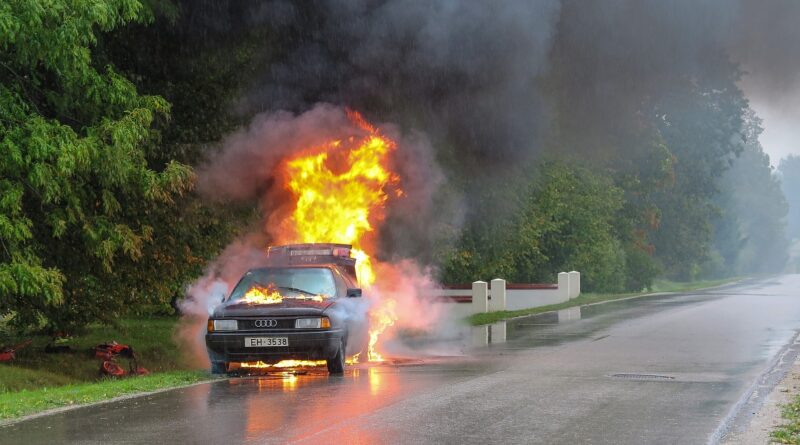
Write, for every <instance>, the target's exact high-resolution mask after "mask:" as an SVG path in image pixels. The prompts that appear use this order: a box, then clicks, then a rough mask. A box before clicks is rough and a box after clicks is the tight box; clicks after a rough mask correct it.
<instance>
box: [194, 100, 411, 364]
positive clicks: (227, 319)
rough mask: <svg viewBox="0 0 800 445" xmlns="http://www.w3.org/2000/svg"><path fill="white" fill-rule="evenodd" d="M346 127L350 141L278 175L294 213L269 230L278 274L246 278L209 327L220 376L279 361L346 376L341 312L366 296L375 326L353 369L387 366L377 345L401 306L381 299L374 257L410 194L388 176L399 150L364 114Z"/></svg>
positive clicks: (293, 159) (302, 158)
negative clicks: (389, 215) (231, 368)
mask: <svg viewBox="0 0 800 445" xmlns="http://www.w3.org/2000/svg"><path fill="white" fill-rule="evenodd" d="M348 118H349V120H350V122H351V124H352V128H351V129H350V130H352V131H353V133H352V134H351V135H349V136H346V137H342V138H340V139H336V140H330V141H328V142H326V143H323V144H320V145H317V146H311V147H306V148H305V149H303V150H300V151H298V152H295V153H294V154H293V155H291V156H289V157H287V158H286V159H284V160H283V161H282V162H281V163H280V165H279V166H278V168H277V170H276V171H275V172H274V179H275V181H276V182H277V184H278V185H279V187H280V188H281V189H282V190H283V192H285V198H286V201H288V202H290V203H292V207H291V212H289V213H288V214H285V215H283V214H281V218H279V219H278V220H276V219H270V220H269V221H268V222H267V225H268V227H266V228H265V231H266V232H267V233H269V234H270V235H271V237H272V238H273V239H274V240H275V241H276V242H277V243H279V244H280V245H278V246H274V247H270V248H268V257H269V259H270V263H271V264H269V265H267V266H266V267H264V268H262V269H253V270H251V271H249V272H247V273H246V274H245V276H244V277H243V278H242V279H241V281H240V282H239V284H237V285H236V287H235V288H234V289H233V291H232V292H231V294H230V296H229V297H228V298H227V299H226V300H225V302H224V303H223V304H222V305H221V306H220V307H218V308H217V309H216V310H215V312H214V314H213V315H212V318H211V319H210V320H209V324H208V334H207V337H206V339H207V346H208V348H207V349H208V352H209V358H210V359H211V362H212V369H213V370H215V371H220V370H221V367H222V366H224V365H225V364H226V363H228V362H242V363H245V366H244V367H251V368H270V367H275V366H274V365H275V364H276V363H275V360H276V359H278V358H280V359H285V360H302V361H304V362H303V363H304V364H305V365H309V366H310V365H312V364H317V365H318V364H319V362H320V361H323V360H324V361H325V362H326V363H327V364H328V369H329V370H330V371H331V372H337V373H338V372H341V371H340V368H341V367H342V366H343V363H344V355H343V354H344V351H345V347H346V346H347V343H348V334H349V333H352V329H351V327H348V326H347V325H346V324H345V323H344V322H343V320H342V319H341V317H340V316H338V315H337V314H340V313H342V312H343V311H337V310H336V307H337V306H340V304H339V302H341V301H342V300H343V299H347V298H348V297H355V296H360V295H361V289H360V288H361V287H363V288H364V289H365V290H366V291H367V292H368V293H369V294H370V304H369V312H368V314H367V317H366V320H365V321H366V324H368V326H360V328H359V329H361V328H363V329H364V331H365V332H364V335H363V338H364V345H363V347H361V345H359V348H353V349H354V352H357V353H356V354H355V355H354V356H353V357H351V361H358V360H359V356H362V352H363V357H365V358H366V359H367V360H368V361H383V357H382V356H381V354H380V353H379V352H378V349H379V338H381V334H383V333H384V332H385V331H386V330H387V329H388V328H389V327H391V326H393V325H394V323H395V321H396V320H397V318H398V317H397V313H396V307H397V303H396V301H395V300H394V299H393V298H391V297H390V296H388V295H385V294H383V295H381V296H380V297H378V296H377V295H376V294H377V292H375V288H374V287H373V284H375V282H376V280H377V279H378V277H376V273H375V267H376V262H375V252H376V246H377V244H378V242H377V239H378V237H379V232H380V228H381V226H382V224H383V222H384V220H385V216H386V204H387V202H389V201H391V200H394V199H401V198H403V197H404V196H405V193H404V191H403V190H402V188H401V187H400V177H399V175H398V174H397V173H395V172H394V171H393V170H392V167H391V154H392V153H393V152H394V151H395V149H396V148H397V146H396V143H395V142H394V141H393V140H392V139H390V138H388V137H387V136H386V135H384V134H382V132H381V131H379V130H378V129H377V128H375V127H373V126H372V125H370V124H369V123H368V122H367V121H366V120H365V119H364V118H363V117H362V116H361V115H360V114H359V113H357V112H353V111H348ZM298 243H302V244H298ZM378 265H380V264H378ZM256 323H258V324H259V325H263V324H266V325H265V326H257V325H256ZM293 323H294V324H293ZM273 324H276V325H274V326H273ZM225 328H228V329H227V330H226V329H225ZM367 331H368V332H367ZM278 334H280V335H278ZM359 343H360V342H359ZM340 351H341V353H342V354H339V352H340ZM337 354H339V355H337ZM277 363H280V362H277ZM286 363H293V362H286ZM339 364H342V365H341V366H340V365H339Z"/></svg>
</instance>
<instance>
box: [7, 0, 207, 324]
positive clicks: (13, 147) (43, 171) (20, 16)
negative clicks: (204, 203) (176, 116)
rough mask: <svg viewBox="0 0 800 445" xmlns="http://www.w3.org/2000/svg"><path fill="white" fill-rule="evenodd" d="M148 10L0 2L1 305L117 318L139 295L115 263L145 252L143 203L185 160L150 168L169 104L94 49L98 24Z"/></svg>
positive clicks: (177, 175)
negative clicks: (121, 279)
mask: <svg viewBox="0 0 800 445" xmlns="http://www.w3.org/2000/svg"><path fill="white" fill-rule="evenodd" d="M148 18H150V14H149V13H148V11H147V10H146V9H145V8H144V7H143V6H142V4H141V3H140V2H138V1H136V0H116V1H110V2H79V1H66V0H63V1H51V2H40V1H36V0H12V1H11V2H4V3H2V4H0V178H1V179H0V195H2V199H0V212H2V213H0V241H2V246H3V249H2V251H1V252H0V314H2V315H4V316H7V315H12V316H13V319H14V321H15V322H17V323H19V324H24V325H39V324H41V322H42V321H45V322H47V323H49V324H50V325H51V327H53V328H54V329H65V328H66V329H69V328H71V327H75V326H80V325H81V324H84V323H86V322H88V321H90V320H110V319H112V318H113V317H114V314H115V312H116V311H118V310H120V308H124V307H125V305H126V304H129V303H130V302H131V299H132V298H134V297H135V296H136V289H132V288H122V286H120V285H119V284H118V283H116V282H114V280H113V279H112V278H113V274H114V269H115V265H116V264H117V262H120V261H125V260H129V261H136V260H143V253H144V250H145V248H146V245H147V243H148V241H149V240H151V239H152V237H153V234H154V231H155V228H154V227H153V226H152V225H151V224H150V223H149V221H148V212H149V211H150V210H151V209H152V208H153V207H154V206H157V205H165V204H167V205H168V204H170V203H172V202H173V199H174V198H175V197H176V196H179V195H180V194H182V193H184V192H185V191H186V190H187V189H189V188H190V186H191V182H192V171H191V169H190V168H189V167H187V166H185V165H183V164H180V163H177V162H172V161H168V162H165V163H164V165H163V168H162V169H161V170H160V171H156V170H153V169H151V168H149V167H148V161H147V157H146V153H147V152H148V151H149V147H151V146H152V145H154V144H156V143H157V142H158V135H159V134H158V132H157V131H155V130H154V128H153V127H154V124H155V123H156V122H166V120H167V119H168V117H169V111H170V107H169V104H168V103H167V102H166V101H165V100H164V99H162V98H161V97H158V96H148V95H140V94H138V93H137V91H136V88H135V87H134V85H133V84H132V83H131V82H130V81H128V80H127V79H125V78H124V77H123V76H121V75H120V74H119V73H118V72H117V71H116V70H115V69H114V68H113V66H111V65H105V66H97V65H96V64H95V63H94V62H93V59H92V50H91V48H92V46H93V45H94V44H95V43H96V42H97V33H98V32H109V31H111V30H113V29H114V28H116V27H119V26H121V25H123V24H125V23H129V22H137V23H143V22H145V21H147V20H148ZM121 296H124V297H121Z"/></svg>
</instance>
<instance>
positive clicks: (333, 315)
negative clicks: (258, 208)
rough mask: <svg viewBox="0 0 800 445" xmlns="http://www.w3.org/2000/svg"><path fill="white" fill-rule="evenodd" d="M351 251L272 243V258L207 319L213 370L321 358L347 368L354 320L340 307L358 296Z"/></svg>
mask: <svg viewBox="0 0 800 445" xmlns="http://www.w3.org/2000/svg"><path fill="white" fill-rule="evenodd" d="M350 251H351V246H350V245H347V244H318V243H315V244H291V245H284V246H274V247H270V248H269V249H268V256H267V258H268V260H267V264H265V266H264V267H260V268H256V269H251V270H249V271H248V272H247V273H245V274H244V276H243V277H242V278H241V280H240V281H239V283H238V284H237V285H236V286H235V287H234V288H233V291H232V292H231V294H230V295H229V296H228V297H227V298H226V299H224V300H223V302H222V304H220V305H219V306H217V308H216V309H215V310H214V312H213V314H212V315H211V316H210V317H209V319H208V331H207V333H206V337H205V339H206V349H207V350H208V356H209V359H210V361H211V372H212V373H217V374H221V373H225V372H227V371H228V368H229V365H230V364H231V363H244V364H248V363H252V362H257V363H260V364H265V365H269V364H275V363H278V362H281V361H285V360H314V361H320V360H324V361H325V362H326V364H327V367H328V372H329V373H330V374H341V373H343V372H344V366H345V352H346V349H347V341H348V335H349V332H350V330H351V328H353V326H351V325H348V323H347V320H345V317H344V316H343V314H344V313H345V312H346V311H342V310H337V307H338V306H341V305H342V304H344V303H343V300H345V299H347V298H354V297H360V296H361V289H360V288H359V287H358V280H357V278H356V269H355V267H356V259H355V258H353V257H351V255H350Z"/></svg>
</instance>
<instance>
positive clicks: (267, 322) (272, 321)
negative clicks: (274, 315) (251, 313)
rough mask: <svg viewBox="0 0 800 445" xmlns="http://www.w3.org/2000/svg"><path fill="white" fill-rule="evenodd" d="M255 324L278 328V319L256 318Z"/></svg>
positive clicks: (261, 326)
mask: <svg viewBox="0 0 800 445" xmlns="http://www.w3.org/2000/svg"><path fill="white" fill-rule="evenodd" d="M255 325H256V327H257V328H277V327H278V320H275V319H268V320H256V321H255Z"/></svg>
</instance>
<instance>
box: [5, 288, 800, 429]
mask: <svg viewBox="0 0 800 445" xmlns="http://www.w3.org/2000/svg"><path fill="white" fill-rule="evenodd" d="M798 329H800V275H787V276H783V277H778V278H771V279H768V280H750V281H746V282H744V283H741V284H738V285H734V286H728V287H723V288H718V289H716V290H712V291H708V292H701V293H697V294H691V295H679V296H666V297H650V298H646V299H634V300H626V301H621V302H615V303H609V304H603V305H596V306H588V307H583V308H581V310H574V309H573V310H569V311H562V312H561V313H559V314H546V315H543V316H538V317H530V318H523V319H517V320H514V321H511V322H508V323H507V324H506V325H505V326H502V325H497V326H494V327H493V328H492V332H491V334H490V337H491V340H492V344H490V345H489V346H480V345H478V346H477V347H470V348H467V349H465V353H464V354H463V355H461V356H454V357H435V358H434V357H429V358H425V359H421V360H420V359H415V360H409V361H404V362H402V363H401V364H394V365H383V366H374V367H366V366H361V367H356V368H351V369H349V370H348V372H347V373H346V375H345V376H344V377H328V376H326V375H324V374H313V373H311V374H308V375H299V376H280V375H274V376H267V377H261V378H253V377H250V378H237V379H231V380H225V381H219V382H215V383H211V384H203V385H197V386H193V387H189V388H184V389H180V390H175V391H169V392H164V393H160V394H155V395H151V396H147V397H140V398H134V399H129V400H124V401H120V402H114V403H110V404H104V405H98V406H93V407H86V408H79V409H75V410H71V411H67V412H63V413H60V414H55V415H51V416H45V417H39V418H35V419H32V420H28V421H24V422H20V423H17V424H13V425H10V426H6V427H2V428H0V443H14V444H39V443H46V444H50V443H80V444H84V443H86V444H90V443H103V444H107V443H137V444H139V443H156V444H159V443H169V444H181V443H198V444H199V443H219V444H238V443H254V444H255V443H258V444H260V443H315V444H319V443H364V444H372V443H459V444H472V443H474V444H478V443H503V442H505V443H520V444H522V443H525V444H527V443H542V444H557V443H565V444H573V443H591V444H628V443H629V444H642V443H664V444H693V443H698V444H701V443H707V442H714V441H715V440H717V439H719V438H721V437H723V436H724V434H725V433H726V432H727V431H730V430H731V429H737V428H743V427H745V426H746V424H747V421H748V420H749V417H748V415H749V413H751V412H752V410H753V409H755V408H757V407H758V404H759V400H760V398H759V397H763V393H764V390H765V389H769V387H770V386H771V385H772V384H774V382H775V381H776V380H777V379H778V378H779V377H780V374H781V372H782V371H783V370H784V369H785V364H786V363H790V362H792V361H793V359H794V356H795V355H796V354H797V350H796V348H797V349H800V347H798V345H794V341H795V340H796V336H797V335H796V334H797V331H798ZM504 330H505V337H506V338H505V341H504V339H503V331H504ZM486 337H487V333H486V332H485V331H483V330H476V331H474V332H471V333H469V334H468V335H466V336H465V337H464V338H466V339H468V340H469V341H470V342H473V341H476V342H478V343H480V342H482V341H484V340H485V339H486ZM629 374H647V375H651V376H650V377H641V376H635V375H629ZM615 375H616V376H615ZM748 396H750V397H748Z"/></svg>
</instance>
